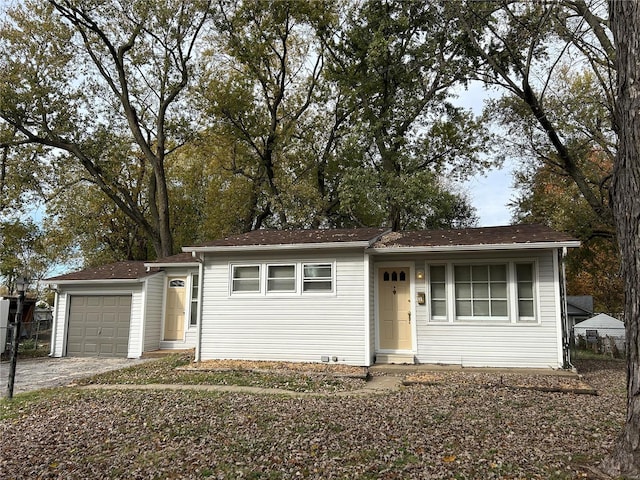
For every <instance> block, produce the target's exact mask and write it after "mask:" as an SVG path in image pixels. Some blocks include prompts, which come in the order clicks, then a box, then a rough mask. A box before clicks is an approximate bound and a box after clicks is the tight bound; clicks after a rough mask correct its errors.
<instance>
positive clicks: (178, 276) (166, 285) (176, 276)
mask: <svg viewBox="0 0 640 480" xmlns="http://www.w3.org/2000/svg"><path fill="white" fill-rule="evenodd" d="M171 280H183V281H184V287H183V288H184V319H183V325H182V339H179V340H165V338H164V336H165V326H166V321H167V297H168V294H169V284H170V283H171ZM190 284H191V277H190V274H188V273H185V274H184V275H182V274H174V275H171V276H166V277H165V279H164V295H163V300H164V301H163V302H162V325H161V327H160V328H161V330H160V341H161V342H184V341H186V338H187V328H188V326H189V322H187V313H190V307H191V305H190V304H189V302H190V293H191V292H190V289H189V286H190Z"/></svg>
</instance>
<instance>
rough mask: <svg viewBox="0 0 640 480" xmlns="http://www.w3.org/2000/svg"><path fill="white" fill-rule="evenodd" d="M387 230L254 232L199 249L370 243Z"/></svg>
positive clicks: (217, 241)
mask: <svg viewBox="0 0 640 480" xmlns="http://www.w3.org/2000/svg"><path fill="white" fill-rule="evenodd" d="M387 230H388V229H387V228H338V229H318V230H253V231H251V232H247V233H242V234H240V235H231V236H228V237H225V238H222V239H219V240H213V241H211V242H205V243H203V244H201V245H196V246H198V247H238V246H257V245H293V244H305V243H343V242H368V241H372V240H374V239H375V238H376V237H378V236H379V235H381V234H382V233H384V232H385V231H387Z"/></svg>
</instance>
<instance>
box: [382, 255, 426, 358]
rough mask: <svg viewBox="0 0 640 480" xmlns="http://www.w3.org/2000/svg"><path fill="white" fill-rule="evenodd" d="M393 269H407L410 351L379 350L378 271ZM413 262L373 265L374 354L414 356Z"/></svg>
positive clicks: (415, 343) (415, 325) (414, 303)
mask: <svg viewBox="0 0 640 480" xmlns="http://www.w3.org/2000/svg"><path fill="white" fill-rule="evenodd" d="M393 267H403V268H409V299H410V300H411V319H412V322H411V350H397V349H394V350H391V349H381V348H380V312H379V310H380V308H379V307H380V305H379V304H380V299H379V296H378V283H380V282H379V277H380V269H381V268H393ZM415 268H416V265H415V262H412V261H396V262H378V263H376V264H375V268H374V275H373V298H374V304H375V318H374V323H375V331H376V342H375V353H398V354H409V353H413V354H415V353H416V351H417V345H418V342H417V333H418V328H417V321H416V320H417V319H416V301H415V298H416V282H415Z"/></svg>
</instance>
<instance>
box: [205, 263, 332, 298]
mask: <svg viewBox="0 0 640 480" xmlns="http://www.w3.org/2000/svg"><path fill="white" fill-rule="evenodd" d="M230 271H231V274H230V277H231V292H230V293H231V294H232V295H233V294H243V293H254V294H256V293H257V294H263V295H264V294H267V295H270V294H274V295H278V294H314V293H332V292H333V291H334V282H335V278H334V274H335V272H334V264H333V263H304V262H296V263H291V264H268V263H257V264H253V265H230ZM196 293H197V292H196Z"/></svg>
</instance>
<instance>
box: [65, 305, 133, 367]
mask: <svg viewBox="0 0 640 480" xmlns="http://www.w3.org/2000/svg"><path fill="white" fill-rule="evenodd" d="M130 321H131V295H71V296H70V302H69V326H68V330H67V331H68V334H67V335H68V336H67V355H68V356H105V357H126V356H127V354H128V349H129V326H130Z"/></svg>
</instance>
